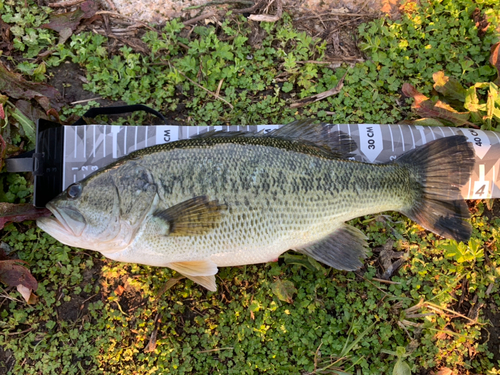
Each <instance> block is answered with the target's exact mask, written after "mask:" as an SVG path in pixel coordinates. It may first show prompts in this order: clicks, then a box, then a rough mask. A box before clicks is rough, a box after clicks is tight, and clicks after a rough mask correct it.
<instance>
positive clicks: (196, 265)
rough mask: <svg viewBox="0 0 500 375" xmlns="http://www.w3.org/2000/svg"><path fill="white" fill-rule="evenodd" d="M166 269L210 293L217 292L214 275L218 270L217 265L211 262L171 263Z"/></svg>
mask: <svg viewBox="0 0 500 375" xmlns="http://www.w3.org/2000/svg"><path fill="white" fill-rule="evenodd" d="M167 267H169V268H171V269H173V270H174V271H177V272H179V273H180V274H182V275H184V276H186V277H187V278H189V279H191V280H193V281H194V282H195V283H198V284H200V285H201V286H204V287H205V288H207V289H208V290H210V291H212V292H215V291H216V290H217V285H216V284H215V274H216V273H217V271H218V269H217V265H216V264H215V263H214V262H212V261H211V260H193V261H189V262H173V263H169V264H167Z"/></svg>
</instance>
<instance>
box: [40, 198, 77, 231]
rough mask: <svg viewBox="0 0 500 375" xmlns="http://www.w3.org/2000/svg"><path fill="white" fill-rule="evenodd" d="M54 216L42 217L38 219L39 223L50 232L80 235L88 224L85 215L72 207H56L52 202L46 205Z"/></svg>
mask: <svg viewBox="0 0 500 375" xmlns="http://www.w3.org/2000/svg"><path fill="white" fill-rule="evenodd" d="M46 207H47V209H48V210H49V211H50V212H52V214H53V215H54V217H51V216H49V217H42V218H40V219H38V220H37V225H38V226H39V227H40V228H41V229H42V230H44V231H46V232H47V233H49V234H52V233H53V232H59V233H63V234H71V235H73V236H75V237H80V236H81V235H82V233H83V231H84V229H85V227H86V226H87V221H86V220H85V218H84V217H83V215H82V214H81V213H80V212H78V210H75V209H73V208H70V207H60V208H56V207H55V206H54V205H53V204H51V203H50V202H49V203H47V205H46Z"/></svg>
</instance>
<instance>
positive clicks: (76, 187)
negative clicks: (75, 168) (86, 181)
mask: <svg viewBox="0 0 500 375" xmlns="http://www.w3.org/2000/svg"><path fill="white" fill-rule="evenodd" d="M81 194H82V185H81V184H80V183H76V184H73V185H70V186H69V187H68V189H67V190H66V195H67V196H68V198H69V199H76V198H78V197H79V196H80V195H81Z"/></svg>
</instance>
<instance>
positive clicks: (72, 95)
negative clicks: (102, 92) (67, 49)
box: [48, 61, 126, 107]
mask: <svg viewBox="0 0 500 375" xmlns="http://www.w3.org/2000/svg"><path fill="white" fill-rule="evenodd" d="M49 75H50V77H51V78H50V79H49V81H48V84H49V85H51V86H54V87H55V88H56V89H57V90H58V91H59V92H60V93H61V95H62V97H63V100H64V103H65V104H67V105H75V104H79V103H75V102H80V104H85V103H86V102H88V101H90V99H94V101H96V102H97V103H99V104H100V105H101V106H102V107H104V106H108V105H111V104H114V105H125V104H126V103H125V102H118V103H116V102H113V101H111V100H108V99H100V98H99V97H98V96H97V95H96V94H94V93H91V92H90V91H87V90H85V89H84V88H83V84H84V83H86V82H87V78H86V77H85V71H84V70H83V69H82V68H80V66H79V65H78V64H75V63H71V62H69V61H67V62H65V63H63V64H61V65H59V66H57V67H54V68H51V69H50V70H49Z"/></svg>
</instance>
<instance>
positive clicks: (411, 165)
mask: <svg viewBox="0 0 500 375" xmlns="http://www.w3.org/2000/svg"><path fill="white" fill-rule="evenodd" d="M395 163H396V164H399V165H401V166H404V167H406V168H408V170H409V171H410V176H411V178H412V180H414V181H412V182H411V184H412V185H414V186H415V189H414V190H413V193H414V196H413V205H412V206H411V207H409V208H407V209H405V210H402V211H401V212H402V213H403V214H405V215H406V216H408V217H409V218H410V219H412V220H414V221H416V222H417V223H418V224H420V225H421V226H422V227H424V228H425V229H428V230H430V231H432V232H434V233H436V234H438V235H440V236H443V237H446V238H452V239H454V240H456V241H467V240H468V239H469V238H470V235H471V232H472V227H471V225H470V223H468V222H466V221H464V220H463V219H468V218H469V209H468V207H467V204H466V203H465V201H464V199H463V198H462V196H461V194H460V188H461V187H462V186H463V185H464V184H465V183H466V182H467V181H468V180H469V178H470V174H471V172H472V168H473V167H474V150H473V149H472V146H471V145H470V144H469V143H468V142H467V138H466V137H464V136H462V135H458V136H453V137H446V138H440V139H437V140H435V141H432V142H430V143H427V144H426V145H423V146H421V147H418V148H416V149H413V150H411V151H409V152H407V153H405V154H403V155H402V156H401V157H400V158H398V159H396V161H395Z"/></svg>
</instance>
